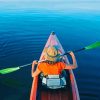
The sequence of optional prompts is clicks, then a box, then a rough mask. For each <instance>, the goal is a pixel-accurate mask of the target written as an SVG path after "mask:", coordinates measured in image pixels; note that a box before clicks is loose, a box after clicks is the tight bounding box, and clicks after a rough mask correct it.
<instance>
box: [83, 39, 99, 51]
mask: <svg viewBox="0 0 100 100" xmlns="http://www.w3.org/2000/svg"><path fill="white" fill-rule="evenodd" d="M97 47H100V41H98V42H95V43H93V44H91V45H89V46H87V47H85V50H89V49H94V48H97Z"/></svg>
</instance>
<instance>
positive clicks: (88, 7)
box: [0, 0, 100, 11]
mask: <svg viewBox="0 0 100 100" xmlns="http://www.w3.org/2000/svg"><path fill="white" fill-rule="evenodd" d="M13 9H15V10H29V9H32V10H51V11H68V10H70V11H75V10H76V11H78V10H81V11H100V0H0V11H1V10H2V11H6V10H13Z"/></svg>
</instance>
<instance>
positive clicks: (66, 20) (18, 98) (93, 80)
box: [0, 12, 100, 100]
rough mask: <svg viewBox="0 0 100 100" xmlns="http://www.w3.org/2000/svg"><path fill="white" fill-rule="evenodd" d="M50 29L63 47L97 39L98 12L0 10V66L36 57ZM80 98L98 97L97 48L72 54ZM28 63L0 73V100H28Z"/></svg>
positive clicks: (99, 35)
mask: <svg viewBox="0 0 100 100" xmlns="http://www.w3.org/2000/svg"><path fill="white" fill-rule="evenodd" d="M51 31H55V32H56V35H57V36H58V38H59V40H60V41H61V44H62V45H63V47H64V49H65V50H75V49H80V48H82V47H84V46H87V45H89V44H91V43H93V42H95V41H100V14H98V13H56V14H55V13H53V12H48V13H47V12H16V13H13V12H0V69H3V68H7V67H14V66H15V67H16V66H19V65H24V64H27V63H30V62H32V61H33V60H35V59H39V56H40V54H41V52H42V49H43V47H44V45H45V43H46V41H47V38H48V36H49V35H50V32H51ZM76 58H77V62H78V66H79V67H78V69H76V70H74V74H75V76H76V81H77V85H78V89H79V93H80V98H81V100H100V49H95V50H90V51H82V52H79V53H76ZM31 83H32V78H31V66H28V67H25V68H22V69H20V70H19V71H16V72H13V73H10V74H6V75H1V76H0V100H29V95H30V90H31Z"/></svg>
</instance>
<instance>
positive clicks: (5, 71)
mask: <svg viewBox="0 0 100 100" xmlns="http://www.w3.org/2000/svg"><path fill="white" fill-rule="evenodd" d="M19 69H20V67H15V68H6V69H2V70H0V73H1V74H8V73H11V72H14V71H17V70H19Z"/></svg>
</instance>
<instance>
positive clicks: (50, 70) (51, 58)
mask: <svg viewBox="0 0 100 100" xmlns="http://www.w3.org/2000/svg"><path fill="white" fill-rule="evenodd" d="M59 55H60V51H59V49H57V48H56V46H49V47H48V48H46V49H45V52H44V58H45V60H44V61H43V62H40V63H38V61H37V60H34V61H33V63H32V71H31V73H32V77H35V76H38V75H39V74H40V73H43V75H44V76H47V75H60V74H61V72H62V71H63V70H64V69H68V70H69V69H75V68H77V62H76V59H75V56H74V53H73V52H72V51H70V52H69V55H70V56H71V58H72V61H73V64H66V63H65V62H64V61H62V57H61V56H59ZM37 64H38V66H37V68H36V70H35V71H33V70H34V66H35V65H37Z"/></svg>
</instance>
